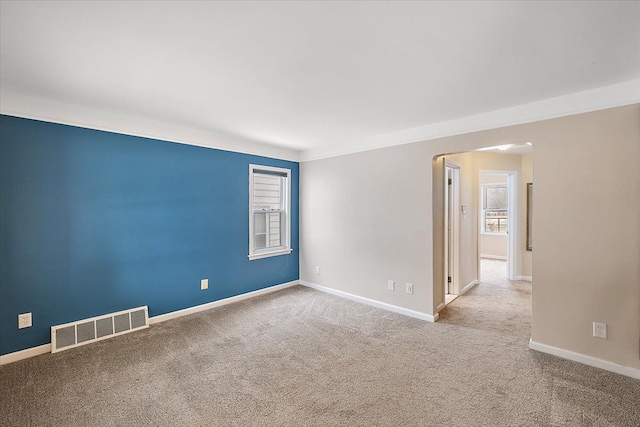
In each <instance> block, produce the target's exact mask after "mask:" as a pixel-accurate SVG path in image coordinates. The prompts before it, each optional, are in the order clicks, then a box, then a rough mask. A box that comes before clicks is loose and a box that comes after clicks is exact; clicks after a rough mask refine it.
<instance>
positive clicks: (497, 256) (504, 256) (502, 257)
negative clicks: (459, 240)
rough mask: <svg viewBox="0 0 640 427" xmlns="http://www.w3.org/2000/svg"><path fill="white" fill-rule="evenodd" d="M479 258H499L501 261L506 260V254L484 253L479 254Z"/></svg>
mask: <svg viewBox="0 0 640 427" xmlns="http://www.w3.org/2000/svg"><path fill="white" fill-rule="evenodd" d="M480 258H488V259H499V260H502V261H506V260H507V256H506V255H486V254H480Z"/></svg>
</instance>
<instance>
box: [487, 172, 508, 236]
mask: <svg viewBox="0 0 640 427" xmlns="http://www.w3.org/2000/svg"><path fill="white" fill-rule="evenodd" d="M507 207H508V196H507V185H506V184H484V185H482V218H481V220H482V233H484V234H490V233H495V234H507V226H508V221H509V218H508V215H507Z"/></svg>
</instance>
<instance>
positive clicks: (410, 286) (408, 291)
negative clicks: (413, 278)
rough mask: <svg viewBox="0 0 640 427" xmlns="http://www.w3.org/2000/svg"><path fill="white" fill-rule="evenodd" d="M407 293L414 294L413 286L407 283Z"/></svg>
mask: <svg viewBox="0 0 640 427" xmlns="http://www.w3.org/2000/svg"><path fill="white" fill-rule="evenodd" d="M407 293H408V294H413V284H411V283H407Z"/></svg>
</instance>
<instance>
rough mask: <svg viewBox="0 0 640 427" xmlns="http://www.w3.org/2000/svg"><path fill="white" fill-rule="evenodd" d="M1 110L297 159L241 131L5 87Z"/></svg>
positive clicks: (296, 155)
mask: <svg viewBox="0 0 640 427" xmlns="http://www.w3.org/2000/svg"><path fill="white" fill-rule="evenodd" d="M0 114H4V115H7V116H14V117H22V118H25V119H33V120H41V121H45V122H51V123H58V124H63V125H69V126H77V127H81V128H87V129H95V130H101V131H106V132H114V133H119V134H123V135H131V136H139V137H143V138H152V139H157V140H160V141H168V142H173V143H178V144H186V145H194V146H197V147H206V148H213V149H216V150H225V151H232V152H236V153H245V154H253V155H257V156H264V157H271V158H274V159H282V160H290V161H294V162H297V161H298V158H299V152H298V151H297V150H294V149H290V148H285V147H281V146H276V145H272V144H268V143H265V142H262V141H257V140H252V139H249V138H244V137H241V136H238V135H232V134H229V133H225V132H221V131H217V130H214V129H206V128H200V129H198V128H197V127H194V126H191V125H179V124H173V123H170V122H168V121H158V120H153V119H146V118H144V117H140V116H133V115H129V114H122V113H119V112H110V111H105V110H98V109H95V108H88V107H83V106H81V105H74V104H67V103H62V102H58V101H52V100H48V99H44V98H38V97H34V96H30V95H25V94H23V93H18V92H16V91H12V90H6V89H5V88H2V102H1V103H0Z"/></svg>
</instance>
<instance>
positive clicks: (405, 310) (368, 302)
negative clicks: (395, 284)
mask: <svg viewBox="0 0 640 427" xmlns="http://www.w3.org/2000/svg"><path fill="white" fill-rule="evenodd" d="M300 284H301V285H304V286H307V287H309V288H312V289H315V290H317V291H322V292H326V293H328V294H331V295H336V296H339V297H341V298H346V299H348V300H351V301H355V302H359V303H362V304H366V305H370V306H373V307H377V308H381V309H383V310H388V311H393V312H394V313H399V314H404V315H405V316H409V317H414V318H416V319H420V320H426V321H427V322H435V321H437V320H438V318H439V317H440V315H439V314H438V313H436V314H435V315H433V316H432V315H430V314H427V313H421V312H419V311H414V310H409V309H408V308H403V307H398V306H397V305H392V304H387V303H386V302H381V301H376V300H374V299H370V298H365V297H361V296H359V295H354V294H350V293H348V292H344V291H339V290H337V289H333V288H328V287H326V286H322V285H317V284H315V283H311V282H305V281H304V280H301V281H300Z"/></svg>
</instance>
